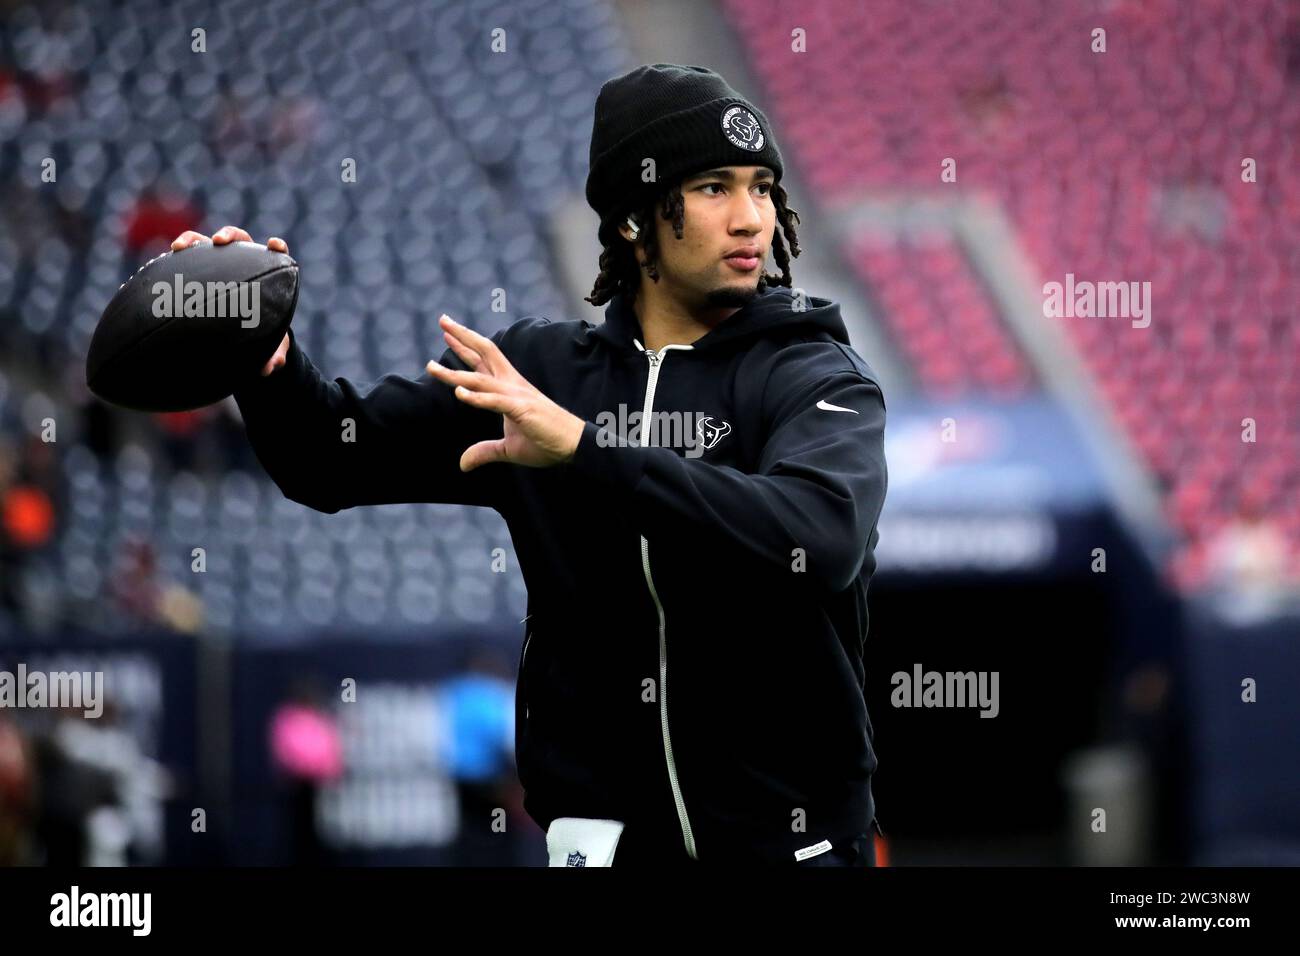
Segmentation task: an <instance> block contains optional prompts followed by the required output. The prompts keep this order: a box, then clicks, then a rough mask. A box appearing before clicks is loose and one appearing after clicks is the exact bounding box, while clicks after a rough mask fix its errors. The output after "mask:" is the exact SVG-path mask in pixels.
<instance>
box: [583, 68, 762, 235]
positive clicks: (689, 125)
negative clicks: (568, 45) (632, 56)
mask: <svg viewBox="0 0 1300 956" xmlns="http://www.w3.org/2000/svg"><path fill="white" fill-rule="evenodd" d="M646 160H653V162H654V167H653V168H654V177H653V179H651V180H650V181H649V182H647V181H646V178H647V177H646V175H645V173H646V170H647V168H648V165H647V164H646ZM717 166H767V167H768V168H770V169H771V170H772V172H773V173H774V174H775V177H776V181H777V182H780V180H781V173H782V164H781V152H780V150H779V149H777V145H776V139H775V138H774V137H773V135H772V127H771V124H769V123H768V121H767V117H766V116H764V115H763V113H762V111H760V110H759V109H758V107H756V106H754V105H753V104H752V103H750V102H749V101H747V100H746V99H745V98H744V97H743V96H741V95H740V94H739V93H737V92H736V91H735V90H734V89H732V88H731V87H730V86H729V85H728V84H727V81H726V80H724V79H723V78H722V77H721V76H719V75H718V74H717V73H715V72H713V71H712V70H710V69H708V68H706V67H702V66H678V65H676V64H674V63H653V64H650V65H647V66H639V67H637V68H636V69H634V70H631V71H629V72H627V73H624V74H623V75H622V76H616V77H614V78H613V79H612V80H609V81H608V82H606V83H605V85H604V86H602V87H601V88H600V95H599V96H597V97H596V115H595V120H594V123H593V125H592V131H591V168H590V171H589V172H588V174H587V190H586V192H587V202H588V204H589V205H590V206H591V208H592V209H594V210H596V213H597V214H598V215H599V216H600V218H601V220H602V221H605V220H608V219H610V218H613V217H619V216H622V215H623V214H624V213H626V212H629V211H631V210H633V209H636V208H638V207H640V206H643V205H644V204H645V203H646V202H648V201H649V200H650V199H651V198H652V197H653V196H654V194H655V193H656V192H658V191H659V190H660V189H661V188H662V186H664V185H667V184H670V183H673V182H676V181H677V180H678V179H681V178H682V177H684V176H689V175H691V174H692V173H697V172H700V171H701V170H704V169H712V168H714V167H717Z"/></svg>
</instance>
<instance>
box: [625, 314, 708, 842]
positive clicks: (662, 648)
mask: <svg viewBox="0 0 1300 956" xmlns="http://www.w3.org/2000/svg"><path fill="white" fill-rule="evenodd" d="M632 341H633V343H635V345H636V347H637V348H639V349H640V350H641V351H642V352H644V353H645V356H646V358H647V359H648V360H649V361H650V375H649V378H647V380H646V387H645V403H644V405H642V407H641V444H642V445H649V444H650V441H651V437H652V435H653V431H652V429H651V427H650V424H651V419H650V413H651V412H652V411H653V409H654V401H655V384H656V383H657V382H658V381H659V366H660V363H661V362H662V361H663V357H664V353H665V352H667V351H668V350H669V349H683V350H690V349H691V348H692V346H690V345H665V346H664V347H663V348H661V349H660V350H659V351H658V352H655V351H653V350H652V349H648V348H646V347H645V346H643V345H642V344H641V343H640V342H638V341H637V340H636V339H633V340H632ZM641 569H642V571H643V572H644V573H645V583H646V587H647V588H649V589H650V597H651V598H652V599H653V600H654V602H655V610H656V611H657V612H658V614H659V729H660V731H661V732H662V734H663V739H664V760H665V762H666V763H667V765H668V784H669V786H671V787H672V790H673V800H674V801H676V803H677V821H678V823H680V824H681V828H682V840H683V842H684V843H685V844H686V854H687V855H688V856H689V857H690V858H691V859H692V860H697V859H699V856H698V855H697V854H696V851H695V834H694V833H693V832H692V830H691V819H690V817H689V816H687V814H686V801H685V800H683V799H682V788H681V784H680V783H679V782H678V779H677V763H676V761H674V760H673V741H672V736H671V735H670V734H669V732H668V640H667V636H666V626H665V620H664V606H663V604H661V603H660V601H659V592H658V591H656V590H655V582H654V578H653V577H652V576H651V574H650V542H649V541H647V540H646V539H645V535H642V536H641Z"/></svg>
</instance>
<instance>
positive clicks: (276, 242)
mask: <svg viewBox="0 0 1300 956" xmlns="http://www.w3.org/2000/svg"><path fill="white" fill-rule="evenodd" d="M207 238H208V237H207V236H205V235H203V233H201V232H195V231H194V230H193V229H186V230H185V231H184V232H182V233H181V234H180V235H179V236H177V237H176V238H175V239H173V240H172V252H179V251H180V250H182V249H188V248H189V247H190V246H192V245H194V244H195V243H196V242H203V241H204V240H206V239H207ZM236 241H243V242H252V241H253V237H252V236H250V235H249V234H248V233H247V232H245V231H244V230H243V229H240V228H239V227H238V226H222V227H221V228H220V229H218V230H217V231H216V233H215V234H214V235H213V236H212V244H213V245H214V246H224V245H225V244H226V243H228V242H236ZM266 248H268V249H271V250H273V251H275V252H288V251H289V247H288V246H287V245H285V242H284V240H283V239H279V238H276V237H275V236H272V237H271V238H270V239H268V240H266ZM288 354H289V333H287V332H286V333H285V335H284V341H283V342H281V343H280V347H279V348H278V349H276V350H275V354H274V355H272V356H271V357H270V358H269V359H267V362H266V364H265V365H263V366H262V375H263V376H267V375H270V374H271V373H272V372H274V371H275V370H276V369H277V368H280V367H281V366H282V365H284V362H285V357H286V356H287V355H288Z"/></svg>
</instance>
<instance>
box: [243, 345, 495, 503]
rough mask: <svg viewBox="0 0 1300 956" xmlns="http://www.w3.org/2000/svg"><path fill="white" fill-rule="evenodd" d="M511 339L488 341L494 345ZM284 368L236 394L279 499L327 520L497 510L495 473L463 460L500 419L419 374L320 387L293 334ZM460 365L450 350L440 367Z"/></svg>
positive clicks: (318, 376)
mask: <svg viewBox="0 0 1300 956" xmlns="http://www.w3.org/2000/svg"><path fill="white" fill-rule="evenodd" d="M506 331H508V330H503V331H502V332H498V333H497V334H496V335H495V336H493V340H494V341H496V342H497V343H498V345H499V344H501V341H500V340H501V337H502V336H503V335H504V334H505V332H506ZM289 338H290V343H291V344H290V347H289V353H288V355H287V356H286V361H285V365H284V367H283V368H281V369H278V370H277V371H275V372H273V373H272V374H271V375H268V376H266V377H261V376H259V377H258V378H257V379H255V380H253V381H252V382H249V383H246V384H245V385H243V386H241V387H240V388H239V389H237V390H236V391H235V396H234V397H235V402H236V403H237V404H238V405H239V411H240V414H241V415H242V416H243V419H244V427H245V429H246V430H247V432H248V437H249V441H250V442H251V443H252V446H253V451H254V452H255V453H256V455H257V459H258V461H260V462H261V463H262V467H264V468H265V469H266V471H267V474H269V475H270V476H271V479H272V480H273V481H274V482H275V483H276V485H278V486H279V488H280V490H281V491H282V492H284V495H285V497H286V498H289V499H290V500H291V501H297V502H299V503H300V504H304V505H306V506H307V507H309V508H313V509H315V510H316V511H322V512H325V513H326V514H334V513H335V512H338V511H340V510H342V509H345V508H353V507H355V506H357V505H379V504H397V503H402V502H440V503H448V504H469V505H485V506H489V507H495V506H496V503H497V501H498V500H499V499H498V497H497V494H498V490H499V487H500V483H501V471H500V469H501V466H500V465H496V464H493V465H485V466H484V467H483V468H480V469H475V470H474V471H473V472H470V473H468V474H466V473H464V472H462V471H461V470H460V456H461V454H462V453H463V452H464V451H465V449H466V448H468V447H469V446H470V445H472V444H474V443H475V442H477V441H482V440H484V439H490V438H500V437H501V416H500V415H497V414H495V413H493V412H486V411H484V410H482V409H476V408H473V407H471V406H469V405H466V404H465V403H464V402H462V401H459V400H458V399H457V398H456V396H455V395H454V393H453V391H452V389H451V388H449V387H448V386H447V385H445V384H443V383H442V382H439V381H438V380H437V379H435V378H433V377H432V376H430V375H428V374H427V373H424V372H421V373H420V375H418V376H416V377H414V378H406V377H404V376H402V375H397V374H389V375H385V376H384V377H383V378H381V379H379V380H378V381H377V382H375V383H374V384H373V385H372V386H370V388H369V389H367V390H366V391H365V392H364V393H363V392H362V391H361V390H360V389H359V388H358V387H357V386H356V385H355V384H353V383H352V382H351V381H349V380H348V379H345V378H336V379H334V380H333V381H327V380H325V379H324V378H323V377H322V376H321V374H320V373H319V372H318V371H317V370H316V367H315V366H314V365H313V364H312V363H311V360H310V359H309V358H308V357H307V354H306V353H305V352H304V351H303V350H302V348H301V347H300V346H299V345H298V342H297V339H296V338H295V337H294V334H293V330H292V327H291V328H290V331H289ZM438 361H439V362H441V363H442V364H443V365H445V366H447V367H448V368H454V369H461V370H464V369H466V368H467V366H466V365H465V364H464V363H463V362H462V361H461V360H460V358H459V357H458V356H457V355H456V353H455V352H453V351H452V350H451V349H450V348H449V349H447V350H446V351H445V352H444V353H443V355H442V357H441V358H440V359H439V360H438Z"/></svg>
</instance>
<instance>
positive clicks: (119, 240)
mask: <svg viewBox="0 0 1300 956" xmlns="http://www.w3.org/2000/svg"><path fill="white" fill-rule="evenodd" d="M196 28H201V29H202V30H203V31H204V33H203V40H204V43H205V47H206V49H205V51H204V52H195V50H194V49H193V46H194V44H195V42H196V41H195V35H194V34H193V32H192V31H194V30H195V29H196ZM1097 29H1101V30H1104V31H1105V44H1106V49H1105V52H1100V51H1097V50H1095V49H1094V48H1095V46H1096V43H1097V35H1096V34H1095V33H1094V31H1095V30H1097ZM494 30H500V31H503V32H502V33H500V34H496V36H498V37H501V38H504V41H505V49H504V50H503V51H499V52H494V50H493V38H494V34H493V31H494ZM800 47H802V49H800ZM659 61H668V62H679V63H698V64H702V65H706V66H709V67H711V68H713V69H716V70H718V71H719V72H721V73H722V74H723V75H724V76H725V77H727V79H728V80H729V81H730V82H731V83H732V85H734V86H736V87H737V88H738V89H740V90H741V91H742V92H744V93H745V94H746V95H748V96H750V97H751V98H753V99H754V100H755V102H757V103H758V104H759V105H761V106H762V108H763V109H764V110H765V111H766V112H767V113H768V115H769V116H770V117H771V118H772V120H773V122H774V124H775V126H776V133H777V136H778V141H779V142H780V144H781V146H782V149H783V152H784V154H785V157H786V162H787V169H788V173H787V178H786V185H787V188H788V189H789V190H790V193H791V204H792V205H793V206H794V207H795V208H796V209H797V210H799V212H800V213H801V215H802V220H803V221H802V223H801V225H800V240H801V244H802V246H803V247H804V250H805V252H804V255H803V256H801V257H800V258H799V259H798V260H796V261H795V262H794V264H793V268H794V275H795V282H796V285H798V286H799V287H801V288H805V289H807V290H808V291H809V292H811V293H812V294H815V295H819V296H828V297H831V298H835V299H837V300H839V301H840V302H841V303H842V306H843V309H844V314H845V317H846V320H847V321H848V322H849V323H850V331H851V333H852V337H853V341H854V344H855V346H856V348H857V349H858V351H860V352H861V353H862V354H863V355H864V356H865V357H866V358H867V360H868V361H869V362H871V364H872V365H873V366H874V367H875V368H876V370H877V371H878V372H879V373H880V374H881V376H882V379H883V382H884V387H885V393H886V395H887V400H888V402H889V409H890V416H889V425H888V433H887V442H888V459H889V466H890V488H889V496H888V500H887V503H886V508H885V512H884V515H883V517H882V519H881V524H880V547H879V551H878V558H879V572H878V574H877V577H876V578H875V579H874V581H873V583H872V588H871V601H872V629H871V634H870V636H869V639H868V644H867V660H868V682H867V687H866V692H867V696H868V703H869V706H870V712H871V715H872V719H873V721H874V724H875V743H876V749H877V752H878V755H879V758H880V768H879V772H878V774H877V777H876V782H875V790H876V798H877V804H878V808H879V814H880V821H881V823H882V824H883V827H884V829H885V833H886V838H887V839H886V846H885V850H886V853H887V857H888V862H889V864H890V865H911V864H935V863H950V864H980V863H1021V864H1060V863H1067V864H1095V863H1116V864H1148V863H1161V862H1165V863H1176V864H1177V863H1192V864H1224V863H1247V864H1254V863H1258V864H1291V865H1294V864H1296V863H1300V760H1298V759H1297V757H1298V756H1300V703H1298V702H1297V700H1296V697H1295V694H1294V689H1295V687H1297V686H1300V627H1297V622H1298V621H1300V616H1298V612H1297V607H1296V592H1297V590H1298V589H1297V580H1298V578H1300V377H1298V376H1297V363H1298V357H1300V322H1298V321H1297V315H1296V310H1297V303H1298V302H1300V295H1298V293H1300V280H1298V279H1297V277H1298V276H1300V242H1298V241H1297V239H1298V237H1300V151H1298V150H1297V130H1300V4H1297V3H1295V2H1282V0H1272V2H1266V0H1198V2H1196V3H1184V2H1179V0H1151V2H1137V0H1080V2H1072V3H1046V2H1043V3H1039V2H1031V0H1003V2H997V0H968V2H963V3H951V2H946V0H932V2H927V0H918V2H903V0H870V2H848V0H823V2H815V3H799V4H782V3H778V2H775V0H744V2H742V0H723V2H714V3H701V2H677V0H671V2H657V3H634V2H630V0H629V2H615V3H609V2H601V0H517V2H497V3H471V2H468V0H455V2H453V0H444V2H436V3H431V2H419V0H372V2H365V3H360V2H358V3H348V2H338V0H334V2H318V3H310V4H307V3H303V4H283V5H280V4H277V5H270V4H265V3H259V2H252V0H223V2H221V3H199V2H191V0H180V2H171V3H162V2H113V3H109V2H84V3H68V2H58V0H42V2H38V3H25V2H13V0H8V2H0V143H2V144H3V145H2V147H0V189H2V190H3V196H4V201H3V207H2V215H0V507H2V514H3V529H2V531H0V670H4V669H7V670H10V671H13V670H14V669H15V668H16V666H17V665H18V663H20V662H21V663H24V664H25V665H26V667H27V668H28V670H29V671H32V670H46V671H53V670H99V671H102V672H103V673H104V674H105V686H106V689H107V694H108V698H109V706H108V707H107V708H106V712H105V714H104V716H103V717H102V718H100V719H99V720H87V719H84V718H82V717H79V716H77V715H76V714H70V713H57V712H50V711H30V710H13V709H8V710H2V709H0V863H8V864H19V865H21V864H41V863H60V862H64V863H66V862H71V863H76V862H86V863H95V864H104V865H115V864H136V863H183V864H189V863H198V864H221V863H290V862H298V863H317V864H319V863H326V864H328V863H390V862H396V863H434V864H461V863H503V864H519V865H539V864H542V863H544V861H545V853H544V841H543V837H542V834H541V832H540V830H538V828H537V827H536V826H535V825H533V824H532V823H531V822H530V821H528V820H527V818H526V817H525V816H524V815H523V813H522V810H521V808H520V804H519V801H520V796H521V795H520V794H519V792H518V785H517V783H516V781H515V777H514V770H513V766H512V765H511V751H510V748H511V746H512V736H511V735H512V732H513V704H512V696H511V695H512V693H513V682H514V676H515V670H516V664H517V658H518V651H519V645H520V641H521V639H522V627H521V626H520V619H521V618H522V617H523V616H524V614H525V599H526V595H525V592H524V589H523V584H522V580H521V577H520V575H519V573H518V568H517V565H516V563H515V558H514V553H513V551H512V549H511V546H510V541H509V537H508V534H507V532H506V528H505V525H504V522H503V521H502V520H501V519H500V518H499V516H498V515H496V514H495V513H493V512H490V511H486V510H481V509H480V510H475V509H468V508H461V507H453V506H427V505H420V506H417V505H407V506H400V505H399V506H385V507H378V508H364V509H357V510H351V511H344V512H341V513H339V514H337V515H331V516H327V515H323V514H320V513H317V512H313V511H311V510H309V509H307V508H305V507H303V506H301V505H298V504H295V503H293V502H290V501H288V500H286V499H285V498H284V497H283V496H282V495H281V494H280V493H279V491H278V489H277V488H276V487H275V486H274V485H273V484H271V483H270V482H269V480H268V479H267V478H266V476H265V475H264V473H263V472H262V470H261V468H260V466H259V465H258V463H257V462H256V460H255V459H254V458H253V457H252V454H251V451H250V449H249V448H248V446H247V443H246V441H245V440H244V436H243V431H242V426H241V424H240V421H239V418H238V410H237V409H236V407H235V406H234V403H233V401H227V402H226V403H223V404H221V405H218V406H213V407H211V408H207V409H202V410H200V411H197V412H194V413H186V414H178V415H145V414H136V413H130V412H124V411H120V410H117V409H113V408H110V407H107V406H105V405H104V404H102V403H100V402H99V401H97V400H96V399H94V398H93V397H91V396H90V395H89V394H88V393H87V391H86V388H85V385H84V358H85V352H86V348H87V345H88V342H89V338H90V335H91V333H92V331H93V329H94V326H95V323H96V321H97V319H98V316H99V314H100V311H101V310H102V308H103V307H104V305H105V304H106V303H107V302H108V299H109V298H110V297H111V295H112V293H113V291H114V290H116V288H117V286H118V284H119V283H121V282H122V281H123V280H124V279H125V278H126V277H127V276H129V275H130V274H131V273H132V272H133V271H134V270H135V269H136V268H137V267H138V266H139V265H140V264H141V263H143V262H144V261H145V260H146V259H148V258H151V257H153V256H155V255H157V254H159V253H161V252H162V251H164V250H165V249H166V248H167V246H168V243H169V241H170V240H171V239H172V238H173V237H174V236H176V235H178V234H179V233H181V232H182V231H184V230H185V229H187V228H196V229H198V230H199V231H202V232H205V233H208V234H210V233H211V232H213V231H214V230H215V229H217V228H219V227H220V226H222V225H225V224H228V223H229V224H236V225H241V226H243V227H245V228H247V229H248V230H249V231H250V232H251V233H252V234H253V236H254V238H256V239H257V240H258V241H265V239H266V237H268V236H270V235H279V236H282V237H284V238H285V239H286V240H287V242H288V243H289V247H290V250H291V252H292V254H293V255H294V256H295V257H296V258H297V259H298V261H299V262H300V263H301V265H302V276H303V289H302V294H301V299H300V302H299V306H298V311H297V316H296V320H295V329H296V330H297V335H298V340H299V342H300V343H301V344H302V345H303V346H304V348H305V349H306V351H307V353H308V355H309V356H310V357H311V358H312V360H313V361H314V362H315V363H316V365H317V366H318V367H319V368H321V370H322V371H323V372H324V373H325V374H326V375H327V377H334V376H343V377H348V378H351V379H354V380H357V381H371V380H374V379H376V378H378V377H379V376H381V375H383V374H385V373H387V372H392V371H400V372H404V373H406V374H409V375H411V376H420V375H421V374H422V373H421V369H422V367H423V364H424V362H425V360H426V359H427V358H429V357H432V356H435V355H437V354H439V353H440V352H441V349H442V346H441V345H440V339H439V337H438V334H437V326H436V317H437V315H438V313H439V312H442V311H446V312H447V313H449V314H451V315H453V316H455V317H457V318H459V319H461V320H462V321H465V322H467V323H468V324H470V325H472V326H474V327H475V328H477V329H479V330H480V331H482V332H484V333H485V334H491V333H492V332H495V331H496V330H497V329H499V328H501V327H503V326H505V325H507V324H509V323H510V322H512V321H514V320H515V319H516V318H518V317H520V316H523V315H527V314H544V315H548V316H551V317H553V318H557V319H575V318H586V319H588V320H589V321H599V318H600V316H599V315H598V310H595V309H592V308H591V307H590V306H589V305H587V304H586V303H584V302H582V301H581V300H582V297H583V296H584V295H586V294H588V292H589V291H590V288H591V283H592V281H593V280H594V278H595V275H596V271H597V270H596V258H597V251H598V247H597V245H596V237H595V226H596V223H595V218H594V216H593V214H592V213H591V211H590V210H589V209H588V207H587V206H586V205H585V203H584V202H583V200H582V184H583V182H584V179H585V175H586V169H587V148H588V142H589V135H590V125H591V113H592V108H593V104H594V99H595V96H596V92H597V90H598V89H599V86H600V84H601V83H602V82H603V81H604V80H605V79H607V78H608V77H610V76H613V75H615V74H617V73H620V72H623V71H624V70H626V69H629V68H631V67H632V66H634V65H636V64H638V63H642V62H659ZM345 158H353V159H354V160H355V161H356V169H357V182H356V183H343V182H341V181H340V164H341V163H342V162H343V160H344V159H345ZM948 159H951V160H954V161H955V166H953V165H952V164H949V166H947V167H945V165H944V162H945V160H948ZM1247 159H1249V160H1251V161H1252V162H1251V163H1245V161H1246V160H1247ZM945 168H947V169H949V170H950V171H951V170H954V169H955V173H956V177H955V181H944V177H943V173H944V170H945ZM1248 170H1249V171H1248ZM947 178H948V179H950V180H951V179H952V177H951V176H949V177H947ZM51 180H52V181H51ZM1067 274H1072V275H1074V276H1075V277H1076V278H1077V279H1078V280H1081V281H1082V280H1087V281H1095V282H1105V281H1122V282H1130V281H1133V282H1149V283H1150V289H1151V298H1150V304H1151V313H1150V316H1151V321H1150V324H1149V326H1146V327H1139V325H1138V324H1136V323H1134V322H1130V321H1129V320H1128V319H1126V318H1117V317H1111V318H1081V317H1045V315H1044V308H1043V303H1044V291H1043V284H1044V283H1047V282H1053V281H1056V282H1065V281H1066V275H1067ZM497 288H500V289H504V290H506V293H507V302H508V306H507V309H506V311H504V312H499V311H493V309H492V303H493V298H492V290H493V289H497ZM1247 419H1249V422H1248V421H1247ZM949 420H950V421H949ZM51 423H52V424H53V426H54V432H53V433H52V432H51V427H50V426H51ZM954 434H955V436H956V440H955V441H952V440H946V439H950V438H951V437H952V436H953V435H954ZM51 438H53V440H50V439H51ZM200 547H201V548H203V549H204V553H205V556H206V569H205V570H204V571H203V572H202V573H196V572H195V571H193V570H192V562H193V560H194V558H193V549H194V548H200ZM497 548H500V549H504V550H503V551H502V552H495V553H494V549H497ZM494 558H495V559H496V569H494ZM502 566H503V567H504V570H500V568H501V567H502ZM593 586H598V584H597V582H593ZM918 664H919V665H921V666H922V667H923V668H924V669H926V670H931V669H933V670H996V671H998V672H999V673H1000V675H1001V681H1000V687H1001V702H1000V713H999V716H998V717H997V719H995V720H981V719H978V715H977V713H975V712H971V711H952V710H913V709H902V708H895V707H892V706H891V705H890V692H891V689H892V687H891V682H890V675H891V674H893V673H894V672H896V671H906V672H908V673H911V672H912V670H913V667H914V666H916V665H918ZM1247 678H1251V679H1254V680H1256V681H1257V682H1258V691H1257V693H1258V699H1257V700H1256V701H1255V702H1253V703H1247V702H1244V701H1243V699H1242V695H1243V686H1242V682H1243V680H1245V679H1247ZM349 679H350V680H352V681H354V682H355V687H356V700H355V702H344V701H343V699H342V698H343V694H345V693H346V691H347V686H346V685H345V684H344V682H345V681H347V680H349ZM809 746H810V747H815V746H816V742H815V741H810V742H809ZM1095 807H1104V808H1107V811H1108V827H1107V831H1106V832H1105V833H1095V832H1093V829H1092V827H1091V823H1092V820H1093V817H1092V810H1093V808H1095ZM492 808H502V809H503V811H504V814H505V817H504V818H505V819H506V820H507V827H506V833H505V834H504V835H503V834H500V833H491V832H484V828H483V827H468V826H465V825H464V821H465V820H467V819H474V820H482V819H484V817H485V815H486V814H488V813H490V811H491V809H492Z"/></svg>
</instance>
